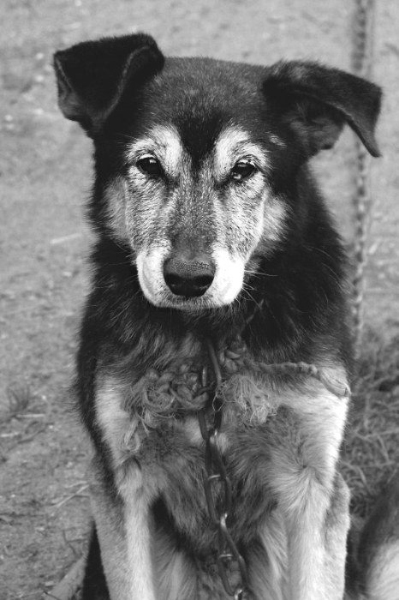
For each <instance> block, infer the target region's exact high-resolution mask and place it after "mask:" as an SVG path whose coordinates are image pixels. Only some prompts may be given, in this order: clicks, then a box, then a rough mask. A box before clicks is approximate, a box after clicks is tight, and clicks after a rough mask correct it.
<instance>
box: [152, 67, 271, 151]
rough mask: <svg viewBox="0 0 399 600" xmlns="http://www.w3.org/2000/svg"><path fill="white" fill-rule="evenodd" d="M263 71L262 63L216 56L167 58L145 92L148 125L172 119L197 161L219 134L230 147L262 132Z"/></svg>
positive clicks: (172, 124) (169, 122) (184, 143)
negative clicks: (253, 134) (206, 57)
mask: <svg viewBox="0 0 399 600" xmlns="http://www.w3.org/2000/svg"><path fill="white" fill-rule="evenodd" d="M262 72H263V68H262V67H254V66H250V65H242V64H238V63H229V62H223V61H215V60H212V59H177V58H175V59H168V60H167V62H166V65H165V68H164V70H163V71H162V73H160V74H159V75H158V76H157V77H156V78H155V79H154V80H153V81H152V82H150V84H149V85H148V87H147V89H146V90H145V93H144V97H143V100H144V102H143V110H142V117H143V121H145V122H146V130H147V131H149V130H151V129H153V128H154V127H158V128H159V127H160V126H162V127H164V126H165V125H168V126H169V128H170V130H171V131H173V132H177V133H178V137H179V139H180V141H181V144H182V145H183V146H184V148H185V149H186V150H187V151H188V152H189V154H190V155H191V157H192V159H193V161H194V162H195V161H200V160H202V158H203V157H204V156H206V155H207V154H209V153H210V152H211V151H212V150H213V148H214V147H215V143H216V141H217V140H218V139H219V138H223V147H224V148H225V149H226V148H227V146H228V145H229V144H230V145H234V142H238V138H240V140H241V141H242V140H243V138H248V137H249V136H250V132H254V133H256V135H257V136H258V137H259V133H260V130H261V128H262V126H263V127H265V124H264V123H263V121H262V118H263V113H264V109H265V101H264V98H263V95H262V91H261V82H262ZM226 130H227V131H229V132H230V134H231V135H226V133H225V132H226ZM243 132H245V133H243ZM170 139H172V137H171V136H170Z"/></svg>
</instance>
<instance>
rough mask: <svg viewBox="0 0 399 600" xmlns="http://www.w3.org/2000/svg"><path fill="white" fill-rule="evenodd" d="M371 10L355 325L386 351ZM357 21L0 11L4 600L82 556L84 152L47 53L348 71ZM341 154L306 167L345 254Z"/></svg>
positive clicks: (140, 6) (383, 165)
mask: <svg viewBox="0 0 399 600" xmlns="http://www.w3.org/2000/svg"><path fill="white" fill-rule="evenodd" d="M353 4H354V2H353ZM377 4H378V6H377V22H376V36H375V66H374V79H375V80H376V81H377V82H378V83H380V84H381V85H382V86H383V87H384V90H385V102H384V110H383V115H382V119H381V123H380V128H379V139H380V142H381V147H382V150H383V154H384V156H383V158H382V159H380V160H378V161H375V163H374V166H373V195H374V199H375V206H374V209H373V220H372V225H371V232H370V244H369V248H370V261H369V267H368V269H367V282H366V285H367V297H366V321H367V322H368V323H369V324H371V325H372V326H373V327H374V328H376V329H377V330H378V331H379V332H383V333H385V335H386V336H387V337H392V336H393V335H394V334H397V333H398V328H399V327H398V326H399V286H398V283H399V236H398V231H399V203H398V201H397V198H396V196H397V193H396V190H397V187H398V178H399V175H398V170H397V168H396V165H397V163H398V150H397V148H398V147H399V120H398V118H397V106H398V105H399V83H398V79H397V73H398V72H399V46H398V42H397V39H398V38H397V31H398V30H399V3H398V2H397V1H396V0H384V1H382V0H381V1H380V2H378V1H377ZM352 9H353V6H352V2H348V1H346V0H335V1H334V2H320V0H303V1H302V2H297V1H295V0H284V1H283V2H282V1H281V0H269V1H268V2H265V1H264V0H251V2H249V1H247V2H245V1H244V0H219V1H218V2H214V1H213V0H196V2H184V1H183V0H166V1H161V0H159V1H155V0H145V1H142V0H135V2H132V0H117V1H116V2H101V1H100V0H75V1H72V0H54V1H53V2H49V1H47V2H46V1H45V0H2V2H1V4H0V22H1V23H2V35H1V38H0V51H1V57H2V60H1V66H0V76H1V86H0V99H1V102H0V107H1V109H0V111H1V112H0V130H1V135H0V139H1V146H0V195H1V211H2V212H1V219H0V230H1V237H0V240H1V241H0V243H1V254H0V257H1V267H2V268H1V274H0V277H1V284H0V339H1V345H0V364H1V375H2V376H1V380H0V600H16V599H18V598H23V599H27V600H28V599H29V600H38V599H39V598H42V597H46V595H45V594H44V593H45V592H46V591H49V590H50V589H51V588H52V586H53V585H54V583H55V582H57V581H58V580H59V579H60V578H61V577H62V575H63V574H64V573H65V571H66V570H67V568H68V566H69V565H70V564H71V563H72V562H74V560H76V557H77V556H79V555H80V554H81V552H82V551H83V549H84V541H85V532H86V531H87V528H88V523H89V502H88V495H87V487H86V484H85V476H84V470H85V459H86V456H87V455H88V451H89V450H88V445H87V443H86V442H85V440H84V436H83V434H82V431H81V428H80V425H79V424H78V423H77V421H76V418H75V416H74V414H73V412H72V411H71V410H70V406H71V394H70V393H69V392H68V387H69V386H70V384H71V381H72V372H73V360H74V358H73V357H74V352H75V348H76V331H77V327H78V323H79V315H80V311H81V306H82V302H83V300H84V297H85V294H86V292H87V276H88V269H87V266H86V264H85V256H86V255H87V251H88V248H89V245H90V233H89V232H88V229H87V227H86V225H85V223H84V221H83V206H84V200H85V198H86V197H87V195H88V193H89V190H90V184H91V174H90V167H91V165H90V153H91V148H90V143H89V141H88V140H86V139H85V138H84V136H83V135H82V133H81V132H80V130H79V129H78V127H77V126H76V125H74V124H73V123H70V122H67V121H65V120H64V119H63V118H62V117H61V115H60V113H59V111H58V109H57V105H56V97H55V83H54V76H53V73H52V68H51V57H52V53H53V51H54V50H55V49H58V48H63V47H66V46H68V45H70V44H73V43H75V42H78V41H81V40H83V39H87V38H94V37H98V36H101V35H111V34H120V33H127V32H131V31H137V30H142V31H146V32H149V33H151V34H152V35H154V37H155V38H156V39H157V40H158V42H159V45H160V47H161V48H162V49H163V50H164V52H165V53H166V54H175V55H209V56H213V57H217V58H224V59H232V60H243V61H247V62H256V63H264V64H268V63H271V62H273V61H275V60H278V59H280V58H286V59H292V58H307V59H316V60H321V61H323V62H325V63H329V64H331V65H334V66H338V67H341V68H347V69H349V67H350V48H351V14H352ZM352 144H353V138H352V136H351V134H350V133H349V132H348V133H346V134H345V135H344V136H343V138H342V140H341V141H340V143H339V144H338V146H337V148H336V149H335V150H334V151H333V152H330V153H326V154H325V155H324V156H323V157H322V159H321V160H318V163H317V164H316V165H315V168H316V169H317V171H319V172H320V176H321V181H322V187H323V188H324V189H325V192H326V194H327V196H328V197H329V198H330V201H331V207H332V209H333V210H334V212H335V213H336V215H337V219H338V222H339V224H340V226H341V228H342V231H343V232H344V234H345V236H346V238H347V239H348V240H351V239H352V237H353V227H352V212H351V195H352V190H353V175H352V171H351V168H352V166H353V146H352ZM396 393H397V394H399V386H398V387H397V390H396ZM392 425H393V424H392ZM397 442H398V444H399V434H397ZM388 460H389V457H388ZM47 597H48V596H47Z"/></svg>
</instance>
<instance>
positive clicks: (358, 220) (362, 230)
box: [352, 0, 375, 351]
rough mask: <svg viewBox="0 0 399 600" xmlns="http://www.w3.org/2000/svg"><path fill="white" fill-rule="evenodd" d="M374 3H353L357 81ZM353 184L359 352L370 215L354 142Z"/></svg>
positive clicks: (368, 66)
mask: <svg viewBox="0 0 399 600" xmlns="http://www.w3.org/2000/svg"><path fill="white" fill-rule="evenodd" d="M374 4H375V2H374V0H356V10H355V14H354V33H353V56H352V68H353V72H354V73H355V74H356V75H358V76H359V77H366V78H367V77H370V76H371V70H372V56H373V40H374V35H373V34H374V20H375V19H374V14H375V10H374V8H375V7H374ZM355 144H356V147H355V150H356V184H355V193H354V196H353V207H354V212H355V249H354V255H355V261H356V271H355V275H354V278H353V294H354V297H353V318H354V328H355V344H356V349H357V351H359V346H360V341H361V333H362V329H363V294H364V271H365V266H366V262H367V250H366V248H367V246H366V243H367V231H368V227H369V220H370V212H371V196H370V190H369V170H370V157H369V155H368V153H367V151H366V150H365V148H364V146H363V145H362V143H361V142H360V141H359V140H358V139H356V141H355Z"/></svg>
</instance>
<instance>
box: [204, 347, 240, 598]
mask: <svg viewBox="0 0 399 600" xmlns="http://www.w3.org/2000/svg"><path fill="white" fill-rule="evenodd" d="M208 350H209V356H210V360H211V364H212V368H213V372H214V378H215V387H214V389H215V393H214V396H213V398H212V402H211V409H212V412H213V423H212V427H211V428H210V429H208V427H207V421H206V414H207V412H208V410H209V407H206V408H203V409H202V410H201V411H199V412H198V421H199V425H200V430H201V435H202V438H203V440H204V442H205V469H206V477H205V480H204V489H205V497H206V503H207V507H208V512H209V517H210V520H211V523H212V525H213V526H214V527H215V528H216V529H217V532H218V554H217V558H216V562H217V566H218V570H219V575H220V579H221V581H222V584H223V587H224V589H225V591H226V593H227V594H228V595H229V596H231V597H232V598H234V600H249V598H250V596H249V591H248V589H247V585H248V573H247V566H246V563H245V560H244V558H243V557H242V556H241V554H240V552H239V550H238V548H237V544H236V543H235V542H234V540H233V538H232V536H231V533H230V531H229V525H228V520H229V517H230V514H231V508H232V487H231V481H230V478H229V476H228V474H227V471H226V466H225V464H224V459H223V456H222V453H221V449H220V444H219V434H220V429H221V426H222V417H223V413H222V408H223V401H222V400H221V399H220V398H219V397H218V393H217V390H218V389H219V387H220V384H221V383H222V375H221V371H220V366H219V363H218V359H217V356H216V352H215V349H214V347H213V344H212V343H211V342H210V341H208ZM202 384H203V388H204V389H208V386H209V384H208V372H207V369H206V368H204V369H203V376H202ZM232 566H235V567H236V568H237V569H238V573H239V582H238V583H237V584H235V585H234V586H233V585H232V584H231V583H230V579H229V570H231V567H232Z"/></svg>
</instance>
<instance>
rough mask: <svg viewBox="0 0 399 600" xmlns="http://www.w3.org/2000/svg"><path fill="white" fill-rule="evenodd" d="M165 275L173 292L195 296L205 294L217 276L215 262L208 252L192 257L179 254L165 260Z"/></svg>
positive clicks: (189, 296)
mask: <svg viewBox="0 0 399 600" xmlns="http://www.w3.org/2000/svg"><path fill="white" fill-rule="evenodd" d="M163 276H164V279H165V282H166V285H167V286H168V287H169V289H170V290H171V292H172V293H173V294H175V295H176V296H186V297H188V298H194V297H196V296H202V295H203V294H205V292H206V290H207V289H208V288H209V286H210V285H211V283H212V281H213V278H214V276H215V263H214V262H213V260H212V259H211V257H210V256H209V255H207V254H197V255H194V256H192V257H188V256H187V255H184V254H177V255H176V256H172V257H171V258H169V259H167V260H166V261H165V263H164V266H163Z"/></svg>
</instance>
